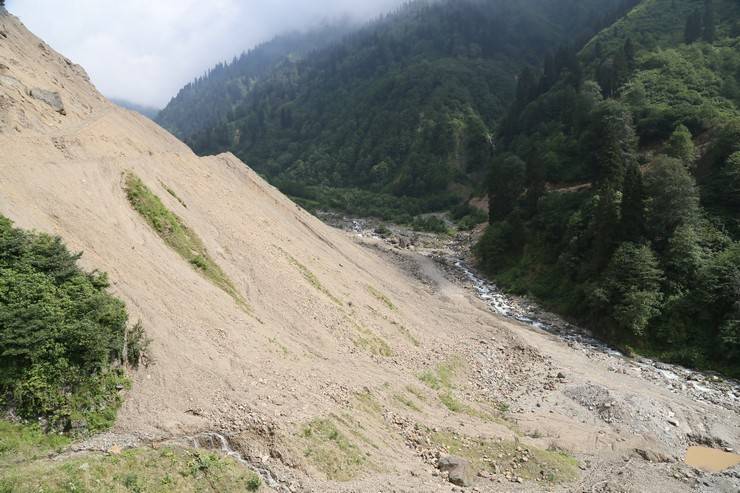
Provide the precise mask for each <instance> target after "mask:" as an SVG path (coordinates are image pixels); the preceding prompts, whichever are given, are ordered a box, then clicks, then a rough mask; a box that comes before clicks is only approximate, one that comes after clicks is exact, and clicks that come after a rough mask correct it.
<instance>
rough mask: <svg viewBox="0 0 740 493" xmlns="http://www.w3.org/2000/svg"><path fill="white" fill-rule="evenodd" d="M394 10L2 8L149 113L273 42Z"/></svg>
mask: <svg viewBox="0 0 740 493" xmlns="http://www.w3.org/2000/svg"><path fill="white" fill-rule="evenodd" d="M401 3H402V0H375V1H373V2H366V1H360V0H320V1H309V0H270V1H269V2H267V1H263V0H213V1H210V2H199V1H196V0H179V1H177V0H160V1H157V2H149V1H145V0H131V1H127V2H118V1H115V0H69V1H66V2H64V4H63V5H64V7H63V8H60V7H61V6H60V3H59V2H57V1H54V0H23V1H21V0H8V1H7V2H6V4H7V8H8V9H9V10H10V11H11V12H12V13H13V14H15V15H17V16H19V17H20V19H21V20H22V21H23V22H24V23H25V24H26V25H27V26H28V27H29V28H30V29H32V30H33V31H34V32H35V33H37V34H38V35H39V36H40V37H41V38H42V39H44V40H45V41H46V42H48V43H49V44H51V45H53V46H55V47H56V48H57V49H59V50H60V51H62V52H63V53H65V54H66V55H67V56H69V57H70V58H72V59H73V60H74V61H75V62H77V63H80V64H82V65H83V66H84V67H86V69H87V70H88V71H89V73H90V76H91V78H92V79H93V82H94V83H95V84H96V85H97V87H98V88H99V89H100V90H101V91H102V92H103V93H104V94H105V95H107V96H109V97H115V98H122V99H126V100H130V101H133V102H135V103H139V104H142V105H148V106H155V107H162V106H164V105H165V104H166V103H167V101H168V100H169V99H170V98H171V97H172V96H174V95H175V94H176V93H177V91H178V89H179V88H180V87H182V86H183V85H184V84H185V83H187V82H188V81H190V80H192V79H193V78H194V77H195V76H197V75H200V74H201V73H203V72H204V71H205V70H206V69H207V68H208V67H211V66H213V65H214V64H215V63H216V62H218V61H220V60H229V59H231V58H232V57H233V56H234V55H238V54H239V53H241V52H242V51H244V50H247V49H249V48H251V47H253V46H254V45H255V44H258V43H260V42H263V41H266V40H268V39H270V38H271V37H273V36H275V35H277V34H280V33H282V32H285V31H289V30H296V29H305V28H310V27H313V26H315V25H317V24H319V23H321V22H324V21H330V20H336V19H339V18H348V19H351V20H355V21H362V20H366V19H369V18H372V17H374V16H376V15H379V14H381V13H383V12H385V11H388V10H391V9H393V8H394V7H395V6H397V5H399V4H401ZM51 11H53V12H54V14H53V15H49V12H51ZM83 13H84V15H81V14H83ZM112 20H113V21H112Z"/></svg>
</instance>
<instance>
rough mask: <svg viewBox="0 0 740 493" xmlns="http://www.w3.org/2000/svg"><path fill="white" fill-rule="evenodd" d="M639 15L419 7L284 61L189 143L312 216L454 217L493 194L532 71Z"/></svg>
mask: <svg viewBox="0 0 740 493" xmlns="http://www.w3.org/2000/svg"><path fill="white" fill-rule="evenodd" d="M632 3H634V2H632ZM628 6H629V3H625V2H621V1H618V0H590V1H585V2H584V1H574V0H557V1H555V0H526V1H518V2H504V1H499V0H465V1H443V2H431V3H430V2H425V1H420V2H412V3H409V4H407V5H405V6H404V7H402V8H400V9H399V10H398V11H397V12H395V13H393V14H391V15H388V16H386V17H384V18H382V19H379V20H378V21H376V22H373V23H371V24H370V25H368V26H365V27H364V28H363V29H360V30H359V31H357V32H354V33H353V34H351V35H349V36H347V37H345V38H344V39H343V40H342V41H341V42H337V43H334V44H332V45H331V46H330V47H327V48H326V49H324V50H320V51H318V52H316V53H313V54H311V56H308V57H306V58H303V59H300V60H297V61H293V60H284V61H283V62H282V63H280V64H279V65H278V66H277V68H276V69H274V70H272V71H270V72H269V74H268V75H266V76H265V77H264V78H263V79H262V80H260V81H258V82H257V84H256V85H255V86H254V88H253V89H252V90H251V91H249V92H248V93H247V94H246V95H245V96H244V98H243V100H242V101H241V102H240V104H239V105H238V106H236V107H235V108H234V109H233V111H231V112H229V114H228V115H227V118H226V119H225V120H223V121H221V122H219V124H218V125H215V126H212V127H211V128H208V129H206V130H204V131H203V132H200V133H199V134H197V135H194V136H192V137H190V138H189V139H187V142H188V143H189V144H190V145H191V147H193V149H195V150H196V151H197V152H198V153H200V154H210V153H216V152H221V151H225V150H229V151H232V152H234V153H235V154H236V155H237V156H239V157H240V158H242V159H243V160H245V162H247V163H248V164H249V165H250V166H253V167H254V168H255V169H257V170H258V171H260V172H261V173H263V174H265V175H266V176H268V177H269V178H270V179H271V180H272V181H273V183H275V184H277V185H278V186H279V187H280V188H281V189H282V190H284V191H286V192H288V193H289V194H290V195H292V196H294V197H298V198H300V199H303V200H302V202H303V203H304V205H309V206H310V205H322V206H324V207H326V206H329V207H334V208H340V209H350V210H353V211H354V212H358V213H364V214H374V215H380V216H384V217H387V216H388V215H389V214H392V213H393V212H394V207H395V212H397V211H402V212H403V213H404V214H411V215H413V214H416V213H418V212H420V211H422V210H425V209H429V208H435V207H444V206H447V205H450V204H452V203H454V202H456V201H458V200H459V197H460V196H462V195H465V194H466V193H469V192H470V191H471V190H474V189H475V188H476V185H478V188H479V189H480V188H481V187H480V184H481V183H482V182H483V180H482V177H483V176H485V174H486V173H487V169H488V164H489V162H490V157H491V150H492V143H493V142H492V135H493V133H494V129H495V127H496V122H497V121H498V119H499V118H500V117H501V116H502V114H503V113H504V112H505V110H506V108H507V107H508V104H509V102H510V101H511V99H512V96H513V94H514V90H515V86H516V75H517V74H518V72H519V70H520V69H521V68H522V67H523V66H527V65H530V64H534V65H537V64H539V63H540V62H541V60H542V57H543V55H544V53H546V52H547V51H548V50H550V49H552V48H553V47H557V46H558V45H560V44H570V43H580V44H583V43H585V40H587V39H588V38H589V37H590V35H592V34H593V33H595V32H596V31H598V30H599V29H600V28H602V27H604V26H605V25H607V24H609V23H610V22H611V21H612V20H613V19H614V18H616V17H618V16H619V15H621V13H622V12H624V11H626V10H627V8H628ZM202 93H205V91H202ZM203 97H206V96H205V95H204V96H203ZM171 106H172V105H171ZM173 111H174V110H173ZM163 123H164V124H165V125H167V122H166V121H164V120H163ZM400 197H403V198H402V199H401V198H400Z"/></svg>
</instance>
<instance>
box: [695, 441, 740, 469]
mask: <svg viewBox="0 0 740 493" xmlns="http://www.w3.org/2000/svg"><path fill="white" fill-rule="evenodd" d="M686 464H688V465H690V466H691V467H695V468H696V469H701V470H702V471H708V472H720V471H724V470H725V469H729V468H730V467H733V466H736V465H737V464H740V455H738V454H732V453H730V452H724V451H722V450H718V449H714V448H709V447H689V450H687V451H686Z"/></svg>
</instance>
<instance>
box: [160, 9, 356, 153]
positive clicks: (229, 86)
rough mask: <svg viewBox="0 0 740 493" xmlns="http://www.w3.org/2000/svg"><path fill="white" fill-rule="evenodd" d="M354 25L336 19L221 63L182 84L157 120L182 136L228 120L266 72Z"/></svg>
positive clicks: (287, 35)
mask: <svg viewBox="0 0 740 493" xmlns="http://www.w3.org/2000/svg"><path fill="white" fill-rule="evenodd" d="M352 28H353V24H352V23H351V22H350V21H348V20H344V21H336V22H334V23H330V24H326V25H323V26H321V27H319V28H316V29H313V30H309V31H306V32H291V33H287V34H283V35H281V36H277V37H275V38H274V39H272V40H271V41H269V42H266V43H263V44H260V45H259V46H257V47H255V48H253V49H251V50H249V51H248V52H245V53H242V55H241V56H239V57H235V58H234V59H233V60H232V61H231V62H230V63H219V64H218V65H216V66H215V67H213V68H212V69H210V70H208V71H207V72H206V73H205V74H204V75H203V76H202V77H199V78H197V79H196V80H194V81H193V82H191V83H190V84H188V85H186V86H185V87H183V88H182V89H181V90H180V92H179V93H178V94H177V96H175V97H174V98H173V99H172V100H171V101H170V103H169V104H168V105H167V106H166V107H165V108H164V109H163V110H162V111H161V112H160V114H159V115H158V117H157V123H159V124H160V125H162V126H163V127H165V128H167V129H168V130H169V131H171V132H172V133H174V134H175V135H176V136H177V137H179V138H181V139H186V138H188V137H190V136H192V135H193V134H195V133H197V132H199V131H201V130H203V129H209V128H211V127H213V126H215V125H218V124H220V123H222V122H223V121H226V120H228V119H233V110H234V109H235V108H236V107H237V106H238V105H239V104H241V103H242V101H243V100H244V97H245V96H246V94H247V93H248V92H249V91H250V90H251V89H252V88H253V87H254V85H255V83H256V82H257V81H258V80H259V79H260V78H261V77H263V76H264V75H266V74H267V73H269V71H270V70H273V69H274V68H275V66H276V65H278V64H279V63H280V62H283V61H286V60H292V61H293V62H295V61H297V60H299V59H300V58H302V57H304V56H306V55H307V54H309V53H311V52H312V51H315V50H318V49H320V48H323V47H326V46H327V45H329V44H330V43H332V42H334V41H337V40H339V39H341V38H342V36H344V35H345V34H347V33H348V32H350V30H351V29H352Z"/></svg>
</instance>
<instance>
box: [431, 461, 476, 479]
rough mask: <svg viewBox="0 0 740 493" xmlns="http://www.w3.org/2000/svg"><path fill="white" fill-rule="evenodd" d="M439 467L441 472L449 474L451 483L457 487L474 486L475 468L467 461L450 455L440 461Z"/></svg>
mask: <svg viewBox="0 0 740 493" xmlns="http://www.w3.org/2000/svg"><path fill="white" fill-rule="evenodd" d="M437 467H438V468H439V470H440V471H442V472H446V473H448V478H449V481H450V483H452V484H455V485H457V486H472V485H473V477H474V474H473V467H472V466H471V465H470V462H468V461H467V460H465V459H461V458H460V457H455V456H453V455H448V456H445V457H441V458H440V459H439V461H438V462H437Z"/></svg>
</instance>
